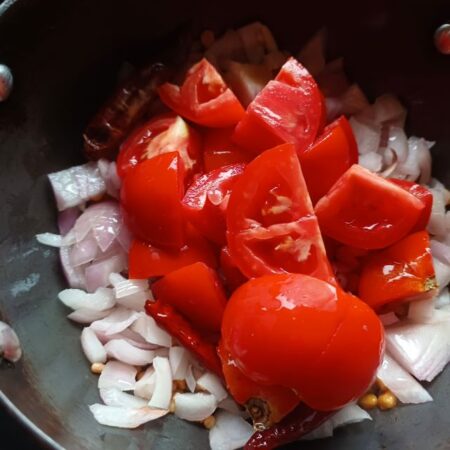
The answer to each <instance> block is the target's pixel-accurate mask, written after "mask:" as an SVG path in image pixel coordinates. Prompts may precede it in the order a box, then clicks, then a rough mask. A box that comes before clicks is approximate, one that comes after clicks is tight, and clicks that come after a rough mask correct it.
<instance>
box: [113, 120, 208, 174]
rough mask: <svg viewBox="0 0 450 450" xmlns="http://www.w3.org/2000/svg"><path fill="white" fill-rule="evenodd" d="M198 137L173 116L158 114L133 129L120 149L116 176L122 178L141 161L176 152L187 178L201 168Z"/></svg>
mask: <svg viewBox="0 0 450 450" xmlns="http://www.w3.org/2000/svg"><path fill="white" fill-rule="evenodd" d="M200 149H201V140H200V135H199V134H198V133H197V132H196V131H195V130H194V129H192V128H191V127H189V126H188V125H187V124H186V123H185V122H184V121H183V119H181V117H179V116H176V115H175V114H161V115H159V116H157V117H154V118H152V119H150V120H149V121H148V122H147V123H145V124H144V125H142V126H141V127H140V128H138V129H137V130H135V131H134V132H133V133H132V134H131V135H130V136H129V137H128V139H126V140H125V142H124V143H123V144H122V146H121V147H120V152H119V154H118V156H117V173H118V175H119V177H121V178H124V177H125V175H126V174H127V173H129V172H130V171H131V170H133V169H134V168H135V167H136V166H137V165H138V164H139V163H140V162H141V161H145V160H146V159H151V158H153V157H155V156H158V155H159V154H162V153H170V152H173V151H178V153H179V154H180V157H181V159H182V160H183V163H184V168H185V170H186V172H187V175H190V174H191V173H193V172H196V171H197V170H198V169H199V167H200V165H201V151H200Z"/></svg>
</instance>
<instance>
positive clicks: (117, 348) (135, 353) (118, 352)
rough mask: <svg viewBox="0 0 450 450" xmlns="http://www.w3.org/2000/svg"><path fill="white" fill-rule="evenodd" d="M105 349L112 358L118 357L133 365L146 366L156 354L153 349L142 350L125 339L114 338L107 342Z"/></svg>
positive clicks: (119, 359)
mask: <svg viewBox="0 0 450 450" xmlns="http://www.w3.org/2000/svg"><path fill="white" fill-rule="evenodd" d="M105 350H106V352H107V354H108V356H109V357H110V358H114V359H117V360H118V361H121V362H124V363H125V364H131V365H133V366H146V365H148V364H150V363H151V362H152V361H153V358H154V356H155V354H154V352H153V351H151V350H142V349H141V348H137V347H135V346H133V345H131V344H130V343H129V342H127V341H126V340H125V339H112V340H111V341H108V342H107V343H106V344H105Z"/></svg>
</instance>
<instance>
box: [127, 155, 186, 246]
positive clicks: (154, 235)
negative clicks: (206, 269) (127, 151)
mask: <svg viewBox="0 0 450 450" xmlns="http://www.w3.org/2000/svg"><path fill="white" fill-rule="evenodd" d="M183 185H184V171H183V167H182V164H180V159H179V156H178V153H165V154H162V155H159V156H157V157H155V158H152V159H149V160H146V161H144V162H142V163H140V164H139V165H137V166H136V168H135V169H134V170H133V173H131V174H130V176H127V177H125V179H124V180H123V183H122V189H121V192H120V202H121V207H122V210H123V212H124V219H125V222H126V223H127V225H128V228H129V229H130V231H131V232H132V234H133V235H134V236H135V237H137V238H139V239H142V240H144V241H148V242H150V243H152V244H153V245H156V246H163V247H168V248H175V249H179V248H181V246H182V245H183V243H184V223H183V216H182V207H181V199H182V197H183V191H184V187H183ZM156 212H157V213H156Z"/></svg>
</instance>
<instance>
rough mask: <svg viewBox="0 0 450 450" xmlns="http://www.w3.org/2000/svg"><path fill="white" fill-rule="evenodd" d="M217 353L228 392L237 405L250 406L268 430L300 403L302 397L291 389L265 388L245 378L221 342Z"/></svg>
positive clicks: (248, 408)
mask: <svg viewBox="0 0 450 450" xmlns="http://www.w3.org/2000/svg"><path fill="white" fill-rule="evenodd" d="M218 351H219V357H220V359H221V361H222V370H223V375H224V377H225V382H226V385H227V388H228V391H229V392H230V393H231V395H232V396H233V398H234V400H235V401H236V402H237V403H239V404H240V405H245V406H246V407H247V410H248V411H249V413H250V416H251V417H252V419H253V421H254V423H262V424H263V425H264V426H265V427H269V426H271V425H273V424H274V423H278V422H279V421H280V420H281V419H283V417H285V416H287V415H288V414H289V413H290V412H291V411H292V410H293V409H294V408H295V407H296V406H297V405H298V404H299V402H300V400H299V398H298V397H297V395H296V394H295V393H294V391H292V390H291V389H289V388H285V387H282V386H262V385H260V384H258V383H255V382H254V381H252V380H250V378H248V377H246V376H245V375H244V374H243V373H242V372H241V371H240V370H239V369H238V368H237V367H236V364H235V363H234V361H233V358H232V357H231V355H230V352H229V351H228V350H227V349H226V348H225V346H224V344H223V342H220V344H219V347H218ZM261 403H262V405H261ZM252 412H253V414H252Z"/></svg>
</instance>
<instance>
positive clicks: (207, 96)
mask: <svg viewBox="0 0 450 450" xmlns="http://www.w3.org/2000/svg"><path fill="white" fill-rule="evenodd" d="M158 93H159V97H160V99H161V101H162V102H163V103H164V104H165V105H166V106H168V107H169V108H170V109H171V110H173V111H175V112H176V113H177V114H179V115H180V116H182V117H184V118H186V119H188V120H190V121H192V122H194V123H197V124H199V125H203V126H206V127H212V128H223V127H230V126H233V125H235V124H236V123H237V122H239V120H240V119H241V118H242V116H243V115H244V112H245V111H244V108H243V107H242V105H241V104H240V102H239V100H238V99H237V98H236V96H235V95H234V94H233V92H232V91H231V89H230V88H228V86H227V85H226V84H225V82H224V80H223V79H222V77H221V76H220V74H219V73H218V72H217V70H216V69H215V68H214V67H213V66H212V65H211V64H210V63H209V62H208V61H207V60H206V59H205V58H203V59H202V60H201V61H200V62H199V63H197V64H195V65H194V66H192V67H191V69H190V70H189V72H188V73H187V76H186V79H185V80H184V83H183V85H182V86H181V87H179V86H176V85H174V84H171V83H164V84H163V85H161V86H160V87H159V88H158Z"/></svg>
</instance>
